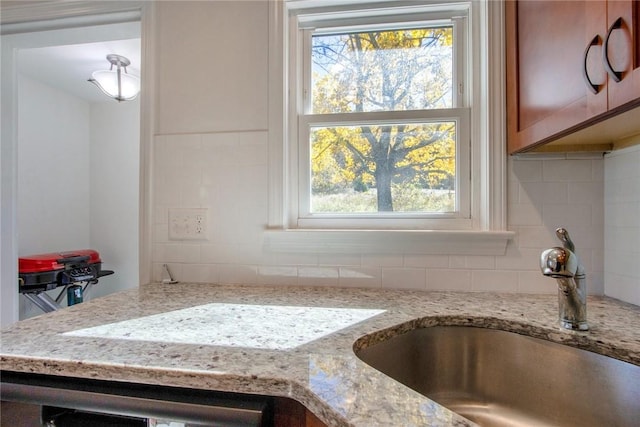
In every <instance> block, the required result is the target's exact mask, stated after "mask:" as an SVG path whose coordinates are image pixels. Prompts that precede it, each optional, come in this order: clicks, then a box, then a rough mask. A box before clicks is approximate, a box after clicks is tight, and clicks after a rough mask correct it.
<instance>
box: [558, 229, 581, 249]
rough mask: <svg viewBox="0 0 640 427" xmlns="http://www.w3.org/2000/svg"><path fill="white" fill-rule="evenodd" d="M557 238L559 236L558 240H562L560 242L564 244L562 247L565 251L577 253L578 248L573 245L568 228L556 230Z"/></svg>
mask: <svg viewBox="0 0 640 427" xmlns="http://www.w3.org/2000/svg"><path fill="white" fill-rule="evenodd" d="M556 236H558V239H560V241H561V242H562V246H563V247H564V248H565V249H569V250H570V251H571V252H575V250H576V247H575V245H574V244H573V241H572V240H571V237H569V232H568V231H567V230H566V228H562V227H560V228H558V229H556Z"/></svg>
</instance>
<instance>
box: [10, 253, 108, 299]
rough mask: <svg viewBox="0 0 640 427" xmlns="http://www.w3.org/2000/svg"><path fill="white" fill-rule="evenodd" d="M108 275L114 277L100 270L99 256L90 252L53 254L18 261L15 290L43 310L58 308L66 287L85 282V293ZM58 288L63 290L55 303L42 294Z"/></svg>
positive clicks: (30, 256) (37, 255)
mask: <svg viewBox="0 0 640 427" xmlns="http://www.w3.org/2000/svg"><path fill="white" fill-rule="evenodd" d="M109 274H113V271H111V270H103V269H102V260H101V259H100V254H99V253H98V252H97V251H95V250H93V249H79V250H75V251H67V252H52V253H47V254H36V255H28V256H24V257H20V258H18V290H19V292H20V293H21V294H23V295H25V296H26V297H27V298H29V299H30V300H31V301H33V302H35V303H36V304H37V305H38V306H39V307H40V308H42V309H43V310H44V311H53V310H57V309H58V308H60V306H59V305H58V304H57V302H59V300H60V299H61V296H62V295H63V293H64V292H65V290H66V288H67V286H69V285H73V284H76V283H80V282H86V285H85V290H86V289H87V288H88V287H89V286H90V285H94V284H96V283H98V278H100V277H103V276H107V275H109ZM58 286H64V287H65V289H63V290H62V292H61V293H60V295H59V296H58V298H57V299H56V300H55V301H54V300H52V299H51V298H50V297H49V296H48V295H47V294H44V293H43V292H44V291H49V290H51V289H55V288H57V287H58ZM36 300H37V302H36ZM43 304H44V306H43ZM45 306H46V309H45V308H44V307H45Z"/></svg>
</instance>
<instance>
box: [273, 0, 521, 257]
mask: <svg viewBox="0 0 640 427" xmlns="http://www.w3.org/2000/svg"><path fill="white" fill-rule="evenodd" d="M492 3H498V4H497V5H492ZM499 3H500V2H491V1H474V2H456V3H450V2H442V3H434V2H432V1H429V2H427V1H425V2H417V1H413V2H403V1H390V2H376V1H372V2H363V1H359V2H356V1H349V0H337V1H328V2H326V1H325V2H316V1H313V0H289V1H286V2H275V5H274V6H273V8H272V23H274V24H276V23H278V22H280V23H281V24H282V25H281V26H277V25H274V28H276V30H275V31H274V32H272V34H271V37H272V39H271V47H270V48H271V49H272V50H273V51H275V52H278V53H279V55H270V60H271V64H270V69H271V70H272V71H274V72H277V70H281V72H282V75H283V79H282V80H278V79H275V80H272V79H271V78H270V82H271V87H270V96H271V105H270V109H271V111H272V113H273V111H281V112H282V113H281V114H280V113H278V114H272V115H271V120H270V156H271V158H270V166H271V167H272V168H271V173H270V179H271V185H270V203H271V207H270V224H269V225H270V228H271V229H272V230H296V231H304V232H307V233H306V234H305V239H307V238H310V236H313V235H314V233H313V232H312V231H313V230H318V231H321V230H322V231H328V230H333V231H332V232H331V233H333V234H331V236H332V237H330V239H329V240H330V242H334V243H336V244H339V242H340V240H341V239H344V237H345V236H347V235H348V236H349V239H350V243H353V241H354V240H353V239H354V238H355V239H356V240H357V236H359V235H363V234H362V233H357V231H358V230H368V231H370V230H380V231H381V233H380V234H379V235H380V236H383V235H384V236H385V239H388V238H389V237H390V236H404V237H397V238H396V237H393V238H391V240H393V239H397V240H398V241H403V240H406V236H407V234H406V232H407V231H425V232H426V231H429V232H432V231H439V233H438V234H437V235H438V239H439V240H440V241H446V240H447V236H450V235H448V234H446V233H449V232H460V231H467V232H471V233H468V234H467V235H468V236H470V235H472V234H473V232H475V233H476V234H474V235H475V236H477V237H480V236H481V235H482V234H483V233H484V237H486V232H494V231H503V230H504V228H505V221H504V200H503V199H501V196H502V193H503V187H504V176H503V175H504V160H505V155H504V152H505V150H504V141H503V139H504V138H503V134H502V127H503V124H502V122H503V120H504V118H503V115H504V111H503V107H502V105H503V102H502V98H503V94H502V92H501V91H502V90H503V83H502V75H503V74H502V71H501V70H499V72H497V73H495V75H493V74H491V73H490V70H489V68H490V66H491V67H493V66H494V65H496V64H497V66H498V68H499V67H501V66H502V53H501V52H502V50H501V44H502V40H501V37H502V33H501V32H500V31H495V32H493V36H492V34H491V33H490V32H489V31H488V28H489V21H490V20H495V22H494V24H495V23H500V24H499V25H498V24H495V25H497V28H500V29H501V28H502V24H501V21H502V16H501V13H502V5H501V4H499ZM327 4H328V5H327ZM490 9H493V12H492V13H489V12H490ZM496 33H497V36H496V35H495V34H496ZM496 48H497V52H493V51H490V49H496ZM488 56H490V58H488ZM492 59H493V61H492ZM274 82H276V83H277V84H276V83H274ZM278 96H279V97H280V98H279V99H281V103H279V102H275V101H274V100H277V99H278ZM496 117H498V118H497V119H496ZM282 141H284V144H282ZM496 149H497V150H499V151H497V152H496V151H495V150H496ZM277 167H280V168H282V169H280V171H278V170H276V169H275V168H277ZM336 230H343V231H342V233H341V232H336ZM383 230H384V231H385V232H384V233H383V232H382V231H383ZM390 230H394V231H397V232H398V233H391V234H390V233H388V231H390ZM400 231H402V232H405V233H404V234H402V233H400ZM309 232H310V233H309ZM354 232H355V233H354ZM443 233H444V234H443ZM478 233H479V234H478ZM498 234H500V233H498ZM328 235H329V234H326V233H325V234H324V237H323V239H326V236H328ZM431 235H432V236H433V235H435V234H433V233H432V234H431ZM507 235H508V237H510V233H506V234H504V233H503V234H500V236H501V237H500V238H504V237H505V236H507ZM368 236H369V237H367V239H369V238H370V236H371V234H370V233H369V234H368ZM412 236H415V233H414V234H412ZM458 237H460V234H458V235H457V237H456V238H458ZM493 237H495V235H494V236H493ZM508 237H506V238H508ZM279 238H280V237H274V236H272V238H271V240H272V243H273V242H275V240H278V239H279ZM274 239H275V240H274ZM387 241H388V240H387ZM363 242H364V241H363ZM325 243H327V242H326V241H325ZM370 243H371V241H370V240H368V241H367V243H366V244H365V243H363V244H362V245H358V244H355V247H359V248H362V247H364V246H365V245H369V244H370ZM504 243H505V244H506V240H504ZM310 245H311V246H313V244H310ZM331 245H332V243H328V246H327V247H331ZM272 246H273V245H272ZM276 246H277V244H276ZM285 246H286V245H285ZM418 246H419V245H418ZM412 247H415V245H412ZM316 250H317V246H316ZM421 250H422V249H419V251H421ZM429 250H434V249H433V248H430V249H429ZM454 252H455V251H454ZM434 253H435V252H434Z"/></svg>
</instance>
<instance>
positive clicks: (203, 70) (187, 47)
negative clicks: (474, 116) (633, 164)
mask: <svg viewBox="0 0 640 427" xmlns="http://www.w3.org/2000/svg"><path fill="white" fill-rule="evenodd" d="M157 29H158V44H157V46H158V47H159V48H158V51H157V56H158V75H157V77H158V81H157V88H158V91H157V102H158V104H157V108H156V118H157V123H158V124H157V136H156V137H155V139H154V147H153V183H152V186H153V199H154V203H153V211H154V233H153V234H154V235H153V242H154V244H153V255H152V259H153V263H154V266H153V268H154V271H153V278H154V279H155V280H160V279H161V277H162V276H161V267H162V264H163V263H168V264H169V265H170V268H171V269H172V272H173V273H174V276H176V277H177V278H178V279H179V280H182V281H197V282H216V283H217V282H221V283H243V284H283V285H288V284H299V285H329V286H367V287H378V288H380V287H384V288H411V289H425V290H426V289H447V290H468V291H499V292H533V293H536V292H545V293H554V292H556V284H555V281H554V280H552V279H547V278H544V277H542V275H541V274H540V271H539V267H538V262H539V261H538V259H539V255H540V252H541V251H542V250H543V249H545V248H548V247H550V246H556V245H558V244H559V242H558V241H557V239H556V238H555V235H554V230H555V229H556V228H557V227H560V226H563V227H566V228H567V229H568V230H569V231H570V233H571V236H572V238H573V239H574V241H575V243H576V246H577V251H578V253H579V255H580V256H581V258H582V259H583V260H584V263H585V266H586V269H587V272H588V286H589V292H590V293H592V294H602V293H603V292H604V283H603V276H604V273H603V271H604V266H603V261H602V254H603V248H604V240H603V221H604V220H603V160H602V159H601V158H598V157H594V158H572V159H565V160H554V159H550V160H535V159H534V160H516V159H510V160H509V178H508V180H509V184H508V185H509V194H508V197H509V201H508V209H509V214H508V223H509V229H510V230H515V231H517V233H518V235H517V238H516V239H515V241H513V242H511V243H510V244H509V246H508V248H507V254H506V255H505V256H449V255H440V256H424V255H416V254H402V255H398V254H386V253H380V254H377V255H365V254H355V255H354V254H350V255H340V254H333V255H326V254H319V253H318V254H296V253H269V252H265V251H264V249H263V245H262V243H263V242H262V230H263V229H264V228H265V226H266V224H267V194H266V192H267V179H268V174H267V154H268V153H267V129H266V127H267V123H268V120H267V119H268V117H267V112H266V107H267V105H268V98H267V89H268V81H267V75H268V63H267V52H268V10H267V3H266V2H180V3H179V4H176V3H169V2H161V3H159V4H158V22H157ZM160 29H161V31H160ZM232 30H233V31H232ZM230 33H231V34H233V38H232V39H229V38H228V37H229V36H228V34H230ZM221 40H227V42H225V43H221V42H220V41H221ZM184 64H189V66H188V67H185V66H184ZM172 207H184V208H194V207H206V208H208V210H209V226H210V229H209V235H208V240H207V241H205V242H188V241H170V240H169V239H168V224H167V222H168V221H167V218H168V209H169V208H172Z"/></svg>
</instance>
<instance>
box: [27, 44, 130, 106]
mask: <svg viewBox="0 0 640 427" xmlns="http://www.w3.org/2000/svg"><path fill="white" fill-rule="evenodd" d="M111 53H115V54H118V55H122V56H124V57H126V58H128V59H129V60H130V61H131V65H130V66H129V67H127V71H128V72H129V73H132V74H135V75H137V76H140V71H141V70H140V63H141V62H140V56H141V55H140V39H139V38H136V39H126V40H111V41H101V42H94V43H83V44H73V45H63V46H49V47H42V48H34V49H21V50H19V52H18V70H19V72H20V73H23V74H25V75H26V76H28V77H30V78H32V79H35V80H38V81H40V82H42V83H44V84H46V85H48V86H52V87H54V88H57V89H60V90H62V91H64V92H67V93H69V94H71V95H73V96H76V97H78V98H81V99H84V100H86V101H87V102H90V103H94V102H115V101H114V100H113V99H111V98H109V97H107V96H106V95H104V94H103V93H102V92H101V91H100V89H98V88H97V87H96V86H95V85H93V84H92V83H89V82H88V81H87V80H88V79H89V78H91V73H92V72H94V71H96V70H104V69H109V67H110V64H109V62H108V61H107V59H106V56H107V55H108V54H111Z"/></svg>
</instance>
